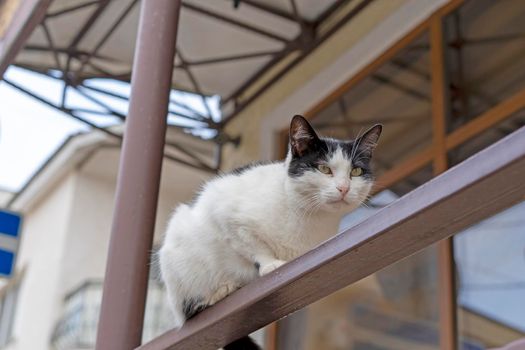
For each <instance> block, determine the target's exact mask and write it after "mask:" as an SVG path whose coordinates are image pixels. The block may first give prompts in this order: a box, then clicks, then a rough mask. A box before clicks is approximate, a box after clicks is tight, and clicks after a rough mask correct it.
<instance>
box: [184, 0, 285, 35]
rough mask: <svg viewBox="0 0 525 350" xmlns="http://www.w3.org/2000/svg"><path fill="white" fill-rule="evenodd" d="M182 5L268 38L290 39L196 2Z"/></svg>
mask: <svg viewBox="0 0 525 350" xmlns="http://www.w3.org/2000/svg"><path fill="white" fill-rule="evenodd" d="M182 7H184V8H185V9H188V10H191V11H194V12H197V13H200V14H202V15H205V16H208V17H211V18H214V19H216V20H219V21H222V22H225V23H229V24H232V25H234V26H237V27H240V28H243V29H245V30H247V31H250V32H252V33H256V34H259V35H261V36H264V37H266V38H270V39H273V40H277V41H280V42H283V43H287V42H289V40H288V39H287V38H285V37H283V36H280V35H277V34H274V33H272V32H269V31H266V30H264V29H261V28H259V27H255V26H252V25H251V24H247V23H245V22H241V21H239V20H236V19H233V18H230V17H226V16H223V15H221V14H218V13H216V12H213V11H210V10H208V9H205V8H204V7H200V6H196V5H194V4H189V3H187V2H184V3H182Z"/></svg>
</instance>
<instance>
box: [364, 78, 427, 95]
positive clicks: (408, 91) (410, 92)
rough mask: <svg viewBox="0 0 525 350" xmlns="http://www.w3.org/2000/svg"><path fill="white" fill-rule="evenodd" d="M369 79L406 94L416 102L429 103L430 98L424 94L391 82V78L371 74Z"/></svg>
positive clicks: (393, 81)
mask: <svg viewBox="0 0 525 350" xmlns="http://www.w3.org/2000/svg"><path fill="white" fill-rule="evenodd" d="M371 77H372V79H373V80H375V81H376V82H378V83H381V84H385V85H388V86H391V87H393V88H394V89H396V90H399V91H401V92H403V93H405V94H408V95H410V96H412V97H414V98H416V99H418V100H424V101H430V96H427V95H426V94H424V93H422V92H420V91H419V90H415V89H413V88H411V87H410V86H407V85H405V84H403V83H400V82H397V81H395V80H393V79H392V78H389V77H387V76H385V75H382V74H380V73H375V74H372V76H371Z"/></svg>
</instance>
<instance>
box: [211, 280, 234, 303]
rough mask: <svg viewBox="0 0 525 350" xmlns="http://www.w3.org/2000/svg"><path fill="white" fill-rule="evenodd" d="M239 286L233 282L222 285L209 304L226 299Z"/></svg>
mask: <svg viewBox="0 0 525 350" xmlns="http://www.w3.org/2000/svg"><path fill="white" fill-rule="evenodd" d="M237 289H238V287H237V286H236V285H233V284H230V283H228V284H223V285H221V286H220V287H219V288H218V289H217V290H216V291H215V293H213V295H212V296H211V297H210V298H209V299H208V303H207V304H208V305H213V304H215V303H217V302H218V301H219V300H221V299H224V298H225V297H226V296H228V295H229V294H231V293H233V292H234V291H235V290H237Z"/></svg>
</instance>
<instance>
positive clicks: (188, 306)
mask: <svg viewBox="0 0 525 350" xmlns="http://www.w3.org/2000/svg"><path fill="white" fill-rule="evenodd" d="M207 307H208V305H206V304H204V303H203V300H202V298H199V297H197V298H190V299H185V300H184V301H183V302H182V312H184V316H185V317H186V319H190V318H192V317H193V316H195V315H196V314H198V313H199V312H201V311H202V310H204V309H205V308H207Z"/></svg>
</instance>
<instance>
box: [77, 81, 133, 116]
mask: <svg viewBox="0 0 525 350" xmlns="http://www.w3.org/2000/svg"><path fill="white" fill-rule="evenodd" d="M73 88H74V89H75V90H76V91H77V92H78V93H79V94H81V95H82V96H84V97H85V98H87V99H88V100H90V101H91V102H93V103H95V104H97V105H99V106H100V107H102V108H104V109H105V110H107V111H108V112H109V114H111V115H113V116H115V117H117V118H119V119H120V120H125V119H126V115H124V114H122V113H120V112H117V111H115V110H114V109H113V108H111V107H110V106H109V105H107V104H106V103H104V102H102V101H100V100H99V99H98V98H96V97H93V96H91V95H90V94H89V93H87V92H86V91H84V89H83V87H82V86H74V87H73Z"/></svg>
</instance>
